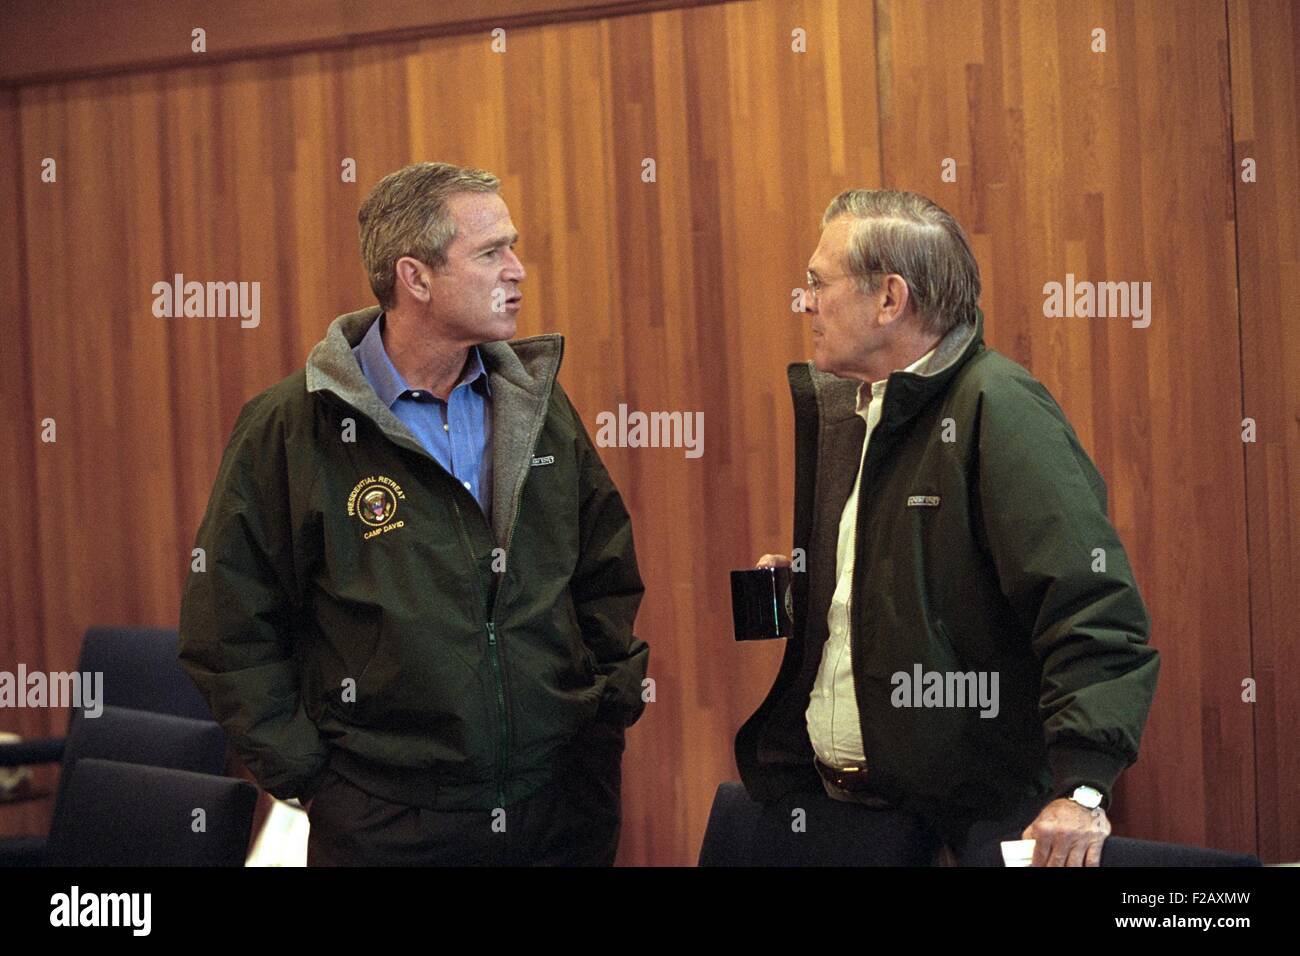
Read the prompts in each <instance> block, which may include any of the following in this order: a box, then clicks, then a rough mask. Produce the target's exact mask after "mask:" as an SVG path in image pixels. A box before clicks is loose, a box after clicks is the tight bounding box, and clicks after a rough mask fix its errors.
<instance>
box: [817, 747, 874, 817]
mask: <svg viewBox="0 0 1300 956" xmlns="http://www.w3.org/2000/svg"><path fill="white" fill-rule="evenodd" d="M813 763H814V764H815V766H816V767H817V772H818V773H819V774H820V775H821V778H822V779H823V780H825V781H826V782H827V783H828V784H830V785H831V786H832V787H834V788H835V789H837V790H841V791H843V792H844V793H845V794H846V795H852V799H853V802H855V803H862V804H865V805H867V806H869V807H875V808H877V809H885V808H888V807H892V806H893V804H892V803H891V802H890V801H889V800H886V799H885V798H884V797H880V796H876V795H875V794H873V793H871V792H870V791H872V790H874V789H875V787H874V786H873V781H871V780H870V779H869V778H868V777H867V768H866V767H842V768H837V767H829V766H827V765H826V764H824V763H822V762H821V760H819V759H817V758H814V760H813Z"/></svg>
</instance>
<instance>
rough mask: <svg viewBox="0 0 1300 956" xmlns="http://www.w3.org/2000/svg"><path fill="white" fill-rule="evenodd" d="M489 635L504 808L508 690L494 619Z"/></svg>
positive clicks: (500, 793)
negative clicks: (495, 696)
mask: <svg viewBox="0 0 1300 956" xmlns="http://www.w3.org/2000/svg"><path fill="white" fill-rule="evenodd" d="M487 635H488V656H489V657H491V659H492V677H493V679H494V680H495V681H496V689H497V724H498V725H499V727H500V728H501V732H500V734H498V736H497V807H498V808H499V809H504V807H505V805H506V788H505V779H506V761H505V757H506V748H507V747H508V746H509V739H508V734H507V733H506V719H507V718H506V691H505V685H504V684H503V683H502V681H501V656H500V652H499V651H498V649H497V626H496V623H495V622H494V621H488V622H487Z"/></svg>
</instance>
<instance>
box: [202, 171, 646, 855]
mask: <svg viewBox="0 0 1300 956" xmlns="http://www.w3.org/2000/svg"><path fill="white" fill-rule="evenodd" d="M498 188H499V182H498V180H497V179H496V177H494V176H492V175H491V174H489V173H486V172H483V171H481V170H474V169H463V168H460V167H456V166H452V165H449V164H445V163H420V164H416V165H413V166H408V167H406V168H404V169H401V170H399V171H397V172H395V173H392V174H390V175H389V176H387V177H385V178H384V179H383V180H381V181H380V182H379V184H378V185H377V186H376V187H375V188H374V190H373V191H372V192H371V194H370V196H369V197H368V198H367V200H366V201H365V203H364V204H363V206H362V208H361V212H360V216H359V219H360V225H361V230H360V231H361V248H362V256H363V259H364V261H365V266H366V270H367V273H368V276H369V279H370V283H371V286H372V288H373V290H374V292H375V296H376V298H377V299H378V300H379V306H378V307H372V308H369V309H364V310H362V311H360V312H354V313H352V314H349V315H343V316H340V317H339V318H337V319H335V321H334V322H333V324H331V326H330V327H329V331H328V332H327V334H326V336H325V339H324V340H323V341H322V342H320V343H319V344H318V345H317V346H316V347H315V348H314V349H313V350H312V352H311V355H310V356H309V358H308V360H307V365H306V368H305V369H302V370H300V371H298V372H296V373H294V374H293V375H290V376H289V377H288V378H286V379H284V380H283V381H282V382H280V383H279V384H277V385H274V386H272V387H271V388H269V389H267V390H266V391H264V392H262V393H261V394H260V395H257V396H255V397H254V398H253V399H251V400H250V401H249V402H248V404H247V405H245V406H244V408H243V411H242V412H241V413H240V415H239V418H238V420H237V421H236V423H235V427H234V433H233V435H232V436H231V439H230V443H229V445H228V446H227V448H226V451H225V454H224V456H223V458H222V462H221V467H220V470H219V472H218V474H217V479H216V484H215V487H214V488H213V491H212V497H211V500H210V501H209V503H208V509H207V513H206V514H205V515H204V518H203V522H202V525H201V526H200V528H199V532H198V541H197V548H198V549H201V550H200V551H199V552H198V556H197V557H196V560H195V563H194V566H193V570H192V571H191V574H190V576H189V579H188V581H187V584H186V588H185V594H184V600H183V603H182V608H181V628H180V630H181V659H182V662H183V664H184V666H185V668H186V670H187V671H188V672H189V674H190V675H191V676H192V677H193V679H194V681H195V682H196V683H197V684H198V686H199V688H200V690H201V691H202V692H203V694H204V696H205V697H206V698H207V700H208V703H209V704H210V705H211V707H212V710H213V713H214V714H215V715H216V718H217V720H218V721H219V722H220V723H221V724H222V726H223V727H225V729H226V730H227V731H228V732H229V733H230V735H231V738H232V740H233V741H234V744H235V746H236V748H237V749H238V751H239V753H240V755H241V756H242V757H243V759H244V761H245V763H246V764H247V766H248V768H249V770H250V771H251V772H252V773H253V775H254V776H255V777H256V778H257V780H258V781H259V782H260V783H261V785H262V786H263V787H264V788H266V789H267V790H268V791H270V792H271V793H272V794H273V795H275V796H276V797H280V798H284V799H287V798H290V797H298V798H300V799H301V800H302V801H304V802H305V803H307V804H308V808H309V809H308V812H309V816H310V819H311V837H310V843H309V847H308V862H309V864H312V865H318V864H321V865H328V864H381V865H382V864H422V863H433V864H462V863H463V864H514V863H524V864H533V863H540V864H550V863H558V864H609V863H612V861H613V858H614V854H615V851H616V849H617V844H618V833H619V821H620V809H619V780H620V762H621V759H622V753H623V746H624V728H625V727H627V726H630V725H631V724H632V723H633V722H635V721H636V720H637V718H638V717H639V716H640V714H641V712H642V710H643V709H644V706H645V705H644V703H643V700H642V696H641V694H642V680H643V679H644V677H645V672H646V663H647V658H648V654H649V651H648V648H647V647H646V645H645V643H644V642H643V641H640V640H638V639H637V638H636V637H635V636H634V635H633V631H632V628H633V621H634V619H635V617H636V612H637V608H638V606H639V604H640V602H641V597H642V594H643V588H642V583H641V578H640V576H639V574H638V571H637V563H636V555H635V552H634V549H633V542H632V526H631V522H630V520H629V517H628V514H627V511H626V509H625V508H624V506H623V502H622V500H621V498H620V497H619V494H618V491H617V490H616V489H615V487H614V485H613V483H612V481H611V480H610V477H609V475H608V473H607V472H606V470H605V468H604V467H603V465H602V464H601V461H600V458H599V457H598V455H597V454H596V451H595V449H594V447H593V446H592V443H591V440H590V438H589V437H588V435H587V432H586V429H585V428H584V426H583V424H582V421H581V419H580V418H579V416H578V413H577V412H576V411H575V410H574V407H573V405H572V404H571V403H570V402H569V399H568V397H567V396H566V395H565V393H564V390H563V389H562V388H561V387H560V385H559V383H558V382H557V381H556V373H557V372H558V370H559V366H560V357H561V354H562V352H563V339H562V338H561V337H560V336H559V335H540V336H536V337H534V338H526V339H520V340H518V341H513V342H506V341H504V340H506V339H509V338H510V337H511V336H513V335H514V334H515V329H516V321H515V316H516V314H517V313H518V311H519V307H520V304H521V302H522V295H521V293H520V291H519V287H520V284H521V283H522V282H523V280H524V276H525V273H524V268H523V265H522V264H521V263H520V261H519V259H518V258H517V257H516V256H515V253H514V245H515V243H516V241H517V239H518V234H517V233H516V231H515V228H514V225H513V223H512V222H511V220H510V213H509V210H508V209H507V207H506V204H505V203H504V202H503V201H502V199H501V197H500V195H499V194H498Z"/></svg>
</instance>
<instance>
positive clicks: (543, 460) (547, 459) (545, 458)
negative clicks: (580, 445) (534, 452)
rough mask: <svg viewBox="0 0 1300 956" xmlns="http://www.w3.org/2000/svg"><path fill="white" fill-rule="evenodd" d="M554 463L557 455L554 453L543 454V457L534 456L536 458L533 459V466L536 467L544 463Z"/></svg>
mask: <svg viewBox="0 0 1300 956" xmlns="http://www.w3.org/2000/svg"><path fill="white" fill-rule="evenodd" d="M553 464H555V456H554V455H543V456H541V457H539V458H534V459H533V467H534V468H540V467H541V466H542V465H553Z"/></svg>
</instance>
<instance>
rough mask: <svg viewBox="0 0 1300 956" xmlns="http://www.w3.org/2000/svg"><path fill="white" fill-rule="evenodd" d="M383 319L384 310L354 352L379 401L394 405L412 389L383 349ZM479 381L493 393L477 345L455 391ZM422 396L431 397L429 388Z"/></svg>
mask: <svg viewBox="0 0 1300 956" xmlns="http://www.w3.org/2000/svg"><path fill="white" fill-rule="evenodd" d="M383 321H384V313H382V312H381V313H380V314H379V317H378V318H377V319H375V321H374V322H372V323H371V324H370V328H369V330H368V331H367V332H366V334H365V335H364V336H362V338H361V341H360V342H358V343H357V344H356V346H354V347H353V349H352V354H353V355H355V356H356V358H357V364H358V365H360V366H361V372H362V374H363V375H365V377H366V379H367V380H368V381H369V382H370V384H371V386H372V387H373V388H374V390H375V394H376V395H378V396H379V400H380V401H381V402H383V403H384V404H385V405H386V406H388V407H389V408H392V407H393V403H394V402H396V401H397V400H398V399H399V398H401V397H403V396H404V395H407V394H408V393H410V392H412V391H413V390H412V389H411V387H410V386H409V385H407V384H406V379H404V378H402V373H401V372H399V371H398V370H397V366H395V365H393V360H392V359H390V358H389V357H388V350H387V349H385V348H384V340H383V336H382V332H383V330H382V327H381V326H382V323H383ZM479 381H482V383H483V392H484V393H485V394H486V395H489V396H490V395H491V394H492V389H491V386H490V385H489V384H488V374H487V370H486V369H485V368H484V367H483V357H482V356H481V355H480V354H479V350H478V346H477V345H475V346H471V347H470V350H469V361H468V362H466V364H465V370H464V372H463V373H462V374H461V377H460V381H458V382H457V383H456V385H455V387H454V388H453V389H452V391H455V390H456V389H457V388H460V387H461V386H462V385H472V384H474V383H475V382H479ZM421 395H429V396H430V397H432V395H431V393H429V392H427V391H422V392H421Z"/></svg>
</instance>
